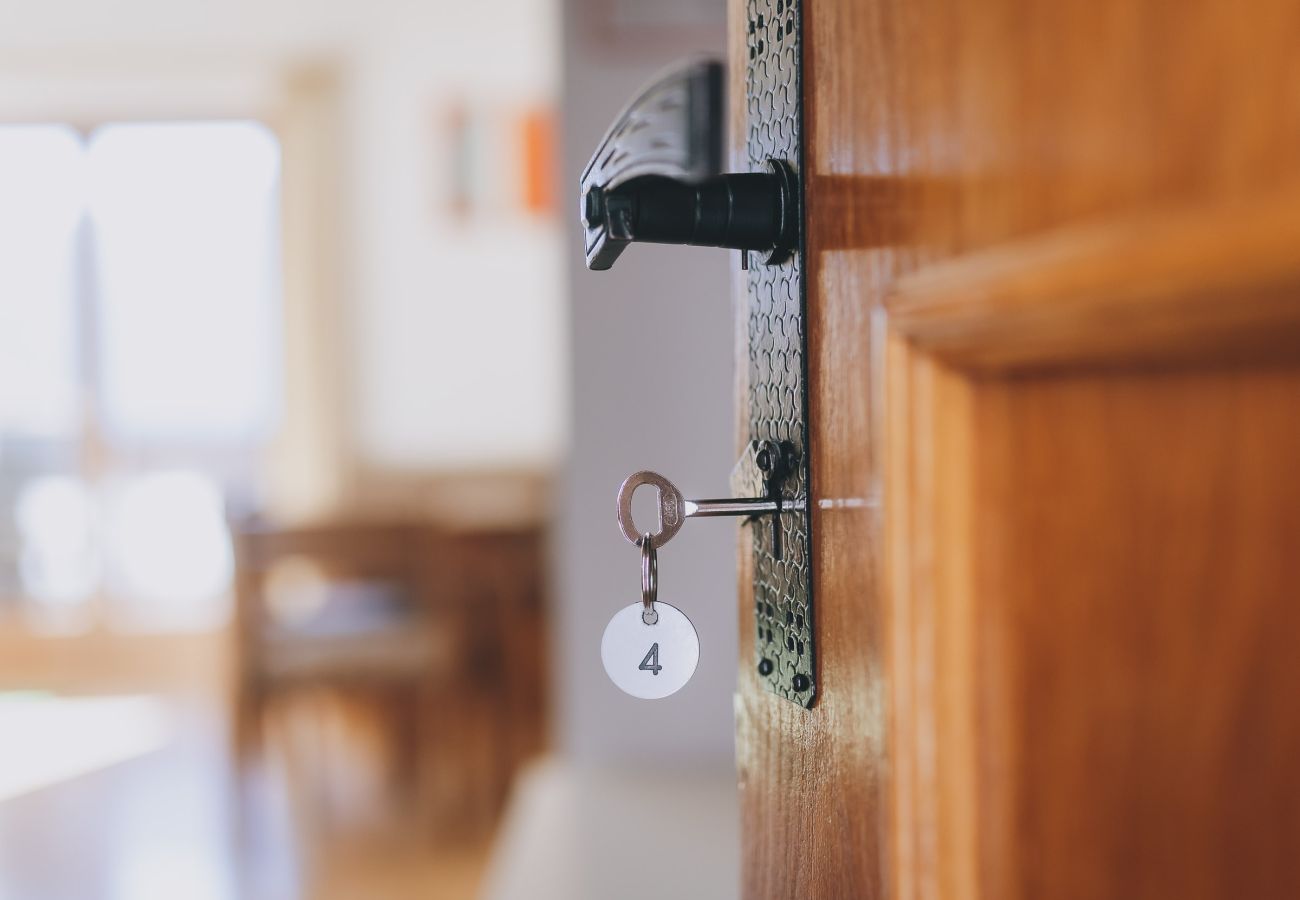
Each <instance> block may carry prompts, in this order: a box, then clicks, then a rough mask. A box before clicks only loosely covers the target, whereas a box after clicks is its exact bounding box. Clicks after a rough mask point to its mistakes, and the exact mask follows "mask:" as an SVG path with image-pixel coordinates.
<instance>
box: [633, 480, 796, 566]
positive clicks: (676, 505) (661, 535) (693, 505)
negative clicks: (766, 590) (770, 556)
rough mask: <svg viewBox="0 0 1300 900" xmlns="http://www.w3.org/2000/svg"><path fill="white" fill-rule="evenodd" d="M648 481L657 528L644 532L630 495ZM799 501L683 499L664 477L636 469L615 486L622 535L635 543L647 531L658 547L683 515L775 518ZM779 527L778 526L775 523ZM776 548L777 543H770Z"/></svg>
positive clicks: (677, 528)
mask: <svg viewBox="0 0 1300 900" xmlns="http://www.w3.org/2000/svg"><path fill="white" fill-rule="evenodd" d="M643 485H649V486H652V487H654V488H655V490H656V491H657V492H658V504H657V509H658V512H659V523H658V526H659V530H658V531H654V532H645V531H641V530H639V529H638V526H637V524H636V522H635V521H634V520H633V518H632V495H633V494H634V493H636V489H637V488H639V487H642V486H643ZM801 507H802V502H801V501H784V500H773V499H769V498H766V497H744V498H738V499H727V500H687V499H686V498H684V497H683V496H682V492H681V491H679V490H677V487H676V485H674V484H673V483H672V482H671V481H669V480H668V479H667V478H664V477H663V476H662V475H660V474H659V473H658V472H636V473H634V474H632V475H629V476H628V477H627V479H626V480H625V481H624V482H623V484H622V485H621V486H620V487H619V489H618V526H619V528H620V530H622V532H623V536H624V537H625V538H627V539H628V541H630V542H631V543H633V544H639V543H640V542H641V540H642V535H644V534H647V533H648V534H649V535H650V544H651V546H652V547H653V548H654V549H656V550H658V549H659V548H660V547H662V546H663V545H664V544H666V543H668V542H669V541H670V540H672V538H673V537H674V536H675V535H676V534H677V532H678V531H680V530H681V528H682V525H683V524H685V522H686V520H687V519H695V518H709V517H713V516H744V517H746V518H752V517H754V516H762V515H770V516H772V517H773V519H779V517H780V513H781V511H782V510H783V509H786V508H789V509H798V508H801ZM776 527H779V526H776ZM773 548H774V550H777V551H778V552H777V553H776V554H774V555H777V556H778V558H779V543H775V544H774V545H773Z"/></svg>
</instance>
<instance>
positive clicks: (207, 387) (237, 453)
mask: <svg viewBox="0 0 1300 900" xmlns="http://www.w3.org/2000/svg"><path fill="white" fill-rule="evenodd" d="M278 203H279V148H278V144H277V142H276V140H275V138H274V136H273V135H272V134H271V133H270V132H269V131H268V130H267V129H266V128H264V127H263V126H261V125H259V124H257V123H254V122H194V123H117V124H106V125H104V126H102V127H100V128H98V129H96V130H94V131H92V132H89V133H83V132H78V131H75V130H73V129H71V128H69V127H65V126H60V125H40V126H7V127H0V513H3V515H2V516H0V520H2V524H0V601H2V600H3V599H4V598H9V602H10V605H11V606H13V605H15V603H16V605H17V606H18V607H19V608H20V609H22V610H24V611H25V612H26V613H27V614H28V615H29V616H34V617H36V618H37V619H38V620H41V621H48V622H51V623H55V624H60V625H65V626H66V625H68V624H70V623H72V624H83V625H84V624H87V623H90V622H96V621H100V620H102V621H103V622H104V623H106V624H108V625H110V626H112V627H123V628H148V629H157V628H187V627H202V626H206V625H210V624H213V623H216V622H219V621H221V619H222V618H223V617H224V615H225V608H226V599H225V597H226V594H227V592H228V587H229V582H230V574H231V572H230V570H231V560H230V548H229V545H228V539H227V537H226V532H225V527H224V513H223V497H224V496H227V495H229V494H230V493H231V492H235V493H238V494H242V495H248V494H250V493H256V468H255V466H256V451H257V450H258V448H259V447H260V445H261V444H263V443H264V442H265V441H266V440H267V438H268V437H269V435H270V434H271V431H272V429H273V428H274V426H275V423H276V421H277V418H278V407H279V372H280V360H279V346H280V342H279V268H278V267H279V252H278V250H279V248H278V228H279V218H278Z"/></svg>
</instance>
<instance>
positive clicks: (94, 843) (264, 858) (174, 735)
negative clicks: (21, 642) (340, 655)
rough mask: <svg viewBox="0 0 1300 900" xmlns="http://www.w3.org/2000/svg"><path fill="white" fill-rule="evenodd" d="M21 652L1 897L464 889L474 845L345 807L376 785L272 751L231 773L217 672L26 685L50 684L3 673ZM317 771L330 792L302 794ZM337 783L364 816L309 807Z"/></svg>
mask: <svg viewBox="0 0 1300 900" xmlns="http://www.w3.org/2000/svg"><path fill="white" fill-rule="evenodd" d="M53 652H56V653H57V652H59V651H58V650H57V649H56V650H55V651H53ZM216 655H217V654H215V653H214V654H213V655H212V657H210V658H209V662H210V660H211V658H215V656H216ZM20 658H21V657H20V656H15V655H9V656H8V657H7V659H6V658H5V657H4V655H3V654H0V691H7V692H8V693H0V742H3V744H4V745H5V747H4V749H0V766H5V768H6V771H5V772H4V773H3V774H2V775H0V900H406V898H417V897H418V898H420V900H439V898H446V900H458V898H468V897H473V896H476V894H477V891H478V886H479V881H480V878H481V873H482V870H483V865H484V860H485V858H486V853H487V848H486V845H484V844H471V845H467V846H458V847H441V846H438V845H437V844H436V843H435V842H434V841H433V839H432V838H431V837H429V835H428V834H427V832H426V831H425V830H423V829H421V828H419V827H418V826H417V825H416V824H415V823H414V821H413V820H412V817H410V816H409V815H408V814H404V813H402V812H401V811H397V810H394V811H392V812H391V814H385V813H384V804H383V803H382V802H376V801H375V799H374V797H371V798H370V799H369V801H368V802H366V803H361V802H358V798H359V797H362V795H364V794H365V793H366V791H367V790H368V789H369V788H372V787H373V782H374V779H373V778H371V779H370V780H369V781H367V780H366V779H365V778H362V779H359V780H358V783H357V784H353V785H351V786H349V785H347V784H339V783H338V782H341V781H348V780H349V779H348V778H346V777H340V776H339V774H338V769H339V767H338V766H335V767H334V770H333V771H332V772H329V773H322V772H320V771H307V772H304V771H293V772H290V771H286V768H287V767H286V759H285V758H284V757H283V756H281V757H272V759H270V760H269V761H268V763H267V764H266V765H265V766H263V768H262V770H261V773H260V775H257V776H255V777H253V778H251V779H242V780H238V781H237V780H236V777H235V774H234V769H233V767H232V766H231V764H230V760H229V758H228V755H227V753H226V746H227V741H226V736H225V724H224V718H223V716H224V708H223V705H222V703H221V696H222V695H221V693H220V690H219V689H218V688H219V685H220V679H219V678H215V677H214V678H212V679H211V685H212V688H213V689H212V690H210V691H209V690H206V688H204V685H207V684H208V677H207V676H206V675H204V674H203V672H198V673H190V675H191V676H193V677H192V678H188V680H187V679H179V681H180V682H183V683H184V684H185V690H183V691H181V692H174V691H167V692H163V691H157V692H154V693H150V692H149V691H148V690H147V688H148V687H149V684H148V683H149V682H151V681H153V680H154V676H153V675H152V674H151V675H149V677H146V678H137V679H131V680H130V683H125V682H121V681H115V680H114V679H113V678H111V677H105V678H98V679H97V678H96V677H95V673H94V671H92V670H89V669H88V670H86V671H83V672H82V673H81V676H79V677H72V676H71V674H70V673H69V672H68V671H67V670H66V669H64V670H60V673H59V674H60V683H59V684H58V685H57V688H58V692H57V693H45V692H37V691H33V690H31V689H40V688H42V687H45V686H47V685H45V684H43V682H48V681H49V679H48V678H43V677H41V674H40V673H39V672H37V671H35V670H29V671H28V673H27V674H24V671H22V670H21V669H15V668H14V661H15V660H16V659H20ZM196 658H201V657H196ZM209 674H210V675H211V674H215V673H209ZM87 684H89V685H90V686H92V687H93V686H94V685H96V684H98V685H100V686H101V687H102V688H103V690H102V691H100V692H99V693H98V695H95V694H93V693H91V692H89V691H88V690H85V688H86V687H87ZM16 687H25V688H27V689H29V690H28V692H27V693H23V694H15V693H12V691H13V689H14V688H16ZM196 687H197V688H199V689H197V690H196ZM142 689H143V690H142ZM64 697H73V698H85V697H89V698H90V699H88V700H87V699H77V700H74V702H71V703H62V702H61V701H60V698H64ZM42 748H47V749H45V750H42ZM344 759H345V761H346V762H347V765H346V766H344V767H343V768H344V769H345V770H350V769H351V768H354V767H353V766H352V758H350V757H346V756H345V757H344ZM293 765H296V763H294V762H292V761H290V762H289V764H288V768H292V766H293ZM322 774H325V775H326V776H327V777H329V778H331V779H332V780H333V781H334V782H335V783H334V784H331V785H328V786H327V787H328V788H330V790H329V791H319V790H316V789H315V788H313V787H312V784H311V782H312V779H313V778H317V777H319V776H320V775H322ZM6 776H7V777H6ZM340 787H342V788H344V790H343V791H342V792H341V793H342V796H343V797H344V798H345V799H346V800H348V801H349V802H348V803H344V804H342V806H343V807H345V808H359V809H364V811H365V815H362V816H356V817H349V816H346V815H344V816H340V815H338V812H339V809H340V804H339V803H337V802H333V803H331V804H329V806H328V809H326V808H325V806H323V805H322V804H321V803H320V802H318V800H319V797H320V796H324V795H332V796H335V797H337V796H339V795H340V791H339V790H338V788H340ZM349 818H352V819H355V820H354V821H349Z"/></svg>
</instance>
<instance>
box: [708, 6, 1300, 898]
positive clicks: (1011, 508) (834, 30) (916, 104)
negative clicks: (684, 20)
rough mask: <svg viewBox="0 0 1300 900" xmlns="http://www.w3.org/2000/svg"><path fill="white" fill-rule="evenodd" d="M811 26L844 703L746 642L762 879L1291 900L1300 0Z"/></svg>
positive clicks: (810, 118) (816, 502)
mask: <svg viewBox="0 0 1300 900" xmlns="http://www.w3.org/2000/svg"><path fill="white" fill-rule="evenodd" d="M732 11H733V16H732V23H733V43H732V47H733V51H735V50H737V48H742V47H743V46H744V37H743V34H741V31H742V28H743V23H744V13H743V9H742V5H741V4H735V3H733V7H732ZM803 17H804V18H803V32H802V40H803V65H804V69H803V98H804V104H805V107H804V117H805V118H804V123H805V124H804V127H805V145H804V147H805V149H804V164H803V177H804V179H805V184H806V191H807V211H808V234H807V246H808V252H807V256H806V259H805V266H806V270H805V272H806V279H807V291H808V295H807V298H808V299H807V305H808V311H807V330H808V338H809V362H808V378H809V389H810V403H809V416H810V418H809V421H810V459H811V467H812V508H813V510H814V512H813V516H814V519H813V523H814V535H815V537H814V544H813V548H814V559H813V584H814V586H815V590H816V600H815V603H816V618H815V627H816V642H817V647H818V657H819V661H818V674H817V679H816V680H817V684H818V700H817V703H816V705H815V706H814V708H813V709H811V710H807V711H805V710H802V709H800V708H797V707H796V706H794V705H793V704H790V703H787V702H784V701H782V700H779V699H777V698H775V697H773V696H771V695H769V694H766V693H764V692H762V690H761V688H760V687H759V685H758V683H757V681H756V679H754V677H753V676H752V673H751V664H750V660H751V659H752V647H748V646H742V653H741V660H742V665H741V672H740V678H739V693H738V699H737V744H738V750H737V753H738V763H739V770H740V784H741V791H742V808H743V817H744V818H743V835H744V864H743V873H742V879H743V884H744V892H745V895H746V896H747V897H755V898H759V897H764V898H765V897H773V898H795V897H797V898H818V897H825V898H850V897H851V898H870V897H895V898H900V900H904V898H984V900H1020V898H1024V900H1036V898H1098V900H1100V898H1107V900H1115V898H1179V900H1194V898H1274V897H1278V898H1281V897H1300V5H1297V4H1295V3H1293V2H1286V0H1255V2H1252V3H1249V4H1243V3H1235V2H1229V0H1200V2H1196V0H1193V2H1180V3H1174V2H1129V0H964V2H960V3H957V2H943V0H806V2H805V3H804V9H803ZM734 56H735V58H737V59H738V60H739V59H743V56H742V54H740V53H734ZM739 339H740V340H743V339H744V334H743V330H742V331H740V332H739ZM740 368H741V370H742V371H743V369H744V367H743V366H741V367H740ZM740 396H744V394H743V391H742V393H741V395H740ZM746 555H747V554H746V553H745V552H744V551H742V553H741V558H742V561H743V560H745V557H746ZM739 584H740V594H741V598H742V599H741V602H740V605H739V606H740V615H741V617H742V623H743V625H744V627H742V628H741V629H740V634H741V635H742V640H744V636H748V635H750V634H751V633H752V628H751V627H750V624H749V622H748V621H747V618H748V616H747V613H748V611H749V610H750V608H751V607H750V604H749V602H748V597H749V591H750V590H752V588H751V586H750V580H749V572H748V570H747V569H746V566H745V564H744V563H743V562H742V566H741V573H740V579H739Z"/></svg>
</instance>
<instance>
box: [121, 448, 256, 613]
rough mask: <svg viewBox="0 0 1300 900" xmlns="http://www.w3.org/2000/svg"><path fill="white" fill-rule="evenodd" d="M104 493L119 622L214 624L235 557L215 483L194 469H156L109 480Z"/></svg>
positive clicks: (223, 605)
mask: <svg viewBox="0 0 1300 900" xmlns="http://www.w3.org/2000/svg"><path fill="white" fill-rule="evenodd" d="M105 501H106V507H105V518H106V522H105V526H106V527H105V534H106V539H107V544H108V546H107V556H108V560H107V562H108V578H109V588H110V590H111V592H112V593H113V595H114V597H115V604H114V606H115V610H116V612H117V613H118V623H117V624H120V625H122V626H124V627H128V628H135V629H149V630H153V629H158V630H167V629H171V628H195V627H205V626H212V625H217V624H220V622H221V621H222V620H223V618H224V617H225V615H226V612H227V609H228V604H227V603H226V602H225V600H226V592H227V591H228V590H229V588H230V584H231V580H232V576H233V572H234V561H233V554H232V551H231V546H230V536H229V533H228V531H227V530H226V523H225V516H224V512H223V505H222V499H221V492H220V490H219V488H218V486H217V484H216V483H215V482H213V480H212V479H210V478H208V477H207V476H205V475H202V474H200V473H198V472H189V471H172V472H160V473H157V474H152V475H145V476H142V477H138V478H130V479H126V480H124V481H123V482H121V483H118V484H115V485H113V486H112V487H111V488H109V489H108V490H107V491H106V493H105Z"/></svg>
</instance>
